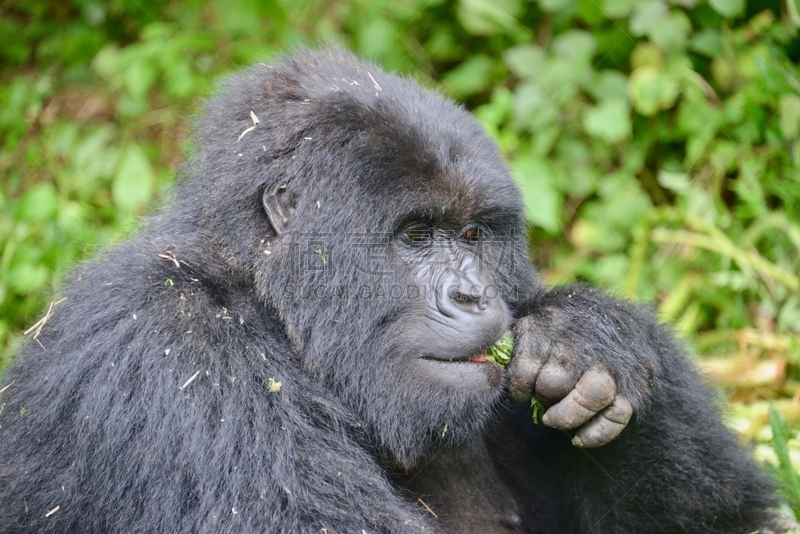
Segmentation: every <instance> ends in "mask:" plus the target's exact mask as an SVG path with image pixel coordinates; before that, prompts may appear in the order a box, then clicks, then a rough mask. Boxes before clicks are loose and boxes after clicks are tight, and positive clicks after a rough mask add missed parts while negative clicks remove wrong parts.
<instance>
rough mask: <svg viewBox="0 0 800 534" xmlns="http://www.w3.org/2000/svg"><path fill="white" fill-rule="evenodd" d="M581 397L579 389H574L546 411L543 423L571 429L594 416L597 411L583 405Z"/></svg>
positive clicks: (562, 428)
mask: <svg viewBox="0 0 800 534" xmlns="http://www.w3.org/2000/svg"><path fill="white" fill-rule="evenodd" d="M579 397H580V393H579V392H578V390H576V389H573V390H572V391H571V392H570V394H569V395H567V396H566V397H565V398H564V400H562V401H561V402H559V403H558V404H556V405H555V406H552V407H551V408H550V409H549V410H547V412H545V414H544V417H542V423H544V424H545V425H547V426H550V427H553V428H558V429H561V430H570V429H573V428H577V427H579V426H581V425H582V424H584V423H585V422H586V421H588V420H589V419H591V418H592V417H594V415H595V414H596V413H597V412H595V411H593V410H590V409H588V408H586V407H585V406H583V404H582V403H581V402H580V401H581V400H582V399H579Z"/></svg>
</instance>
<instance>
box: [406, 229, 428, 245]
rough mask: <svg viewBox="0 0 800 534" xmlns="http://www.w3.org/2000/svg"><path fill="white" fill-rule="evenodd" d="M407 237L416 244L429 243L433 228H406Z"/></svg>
mask: <svg viewBox="0 0 800 534" xmlns="http://www.w3.org/2000/svg"><path fill="white" fill-rule="evenodd" d="M405 238H406V240H407V241H408V242H409V243H410V244H411V245H414V246H422V245H427V244H428V243H430V240H431V230H430V228H423V227H418V228H411V229H409V230H406V233H405Z"/></svg>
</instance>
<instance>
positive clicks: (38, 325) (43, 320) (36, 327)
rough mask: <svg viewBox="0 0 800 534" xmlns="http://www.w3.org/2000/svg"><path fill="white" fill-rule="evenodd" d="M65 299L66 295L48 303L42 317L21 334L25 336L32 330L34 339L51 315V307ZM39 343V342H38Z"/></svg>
mask: <svg viewBox="0 0 800 534" xmlns="http://www.w3.org/2000/svg"><path fill="white" fill-rule="evenodd" d="M65 300H67V299H66V297H64V298H63V299H61V300H59V301H56V302H51V303H50V307H49V308H47V313H45V314H44V317H42V318H41V319H39V320H38V321H36V323H34V325H33V326H32V327H30V328H28V329H27V330H25V332H23V335H26V336H27V335H28V334H30V333H31V332H34V334H33V339H36V338H37V337H39V334H40V333H41V332H42V328H44V325H45V324H46V323H47V321H48V320H49V319H50V317H52V316H53V307H55V306H58V305H59V304H61V303H62V302H64V301H65ZM39 344H40V345H41V343H39Z"/></svg>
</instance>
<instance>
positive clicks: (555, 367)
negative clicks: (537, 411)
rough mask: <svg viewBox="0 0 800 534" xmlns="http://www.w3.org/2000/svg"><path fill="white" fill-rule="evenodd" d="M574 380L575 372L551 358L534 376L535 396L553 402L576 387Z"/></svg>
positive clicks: (575, 379)
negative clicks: (535, 376) (537, 374)
mask: <svg viewBox="0 0 800 534" xmlns="http://www.w3.org/2000/svg"><path fill="white" fill-rule="evenodd" d="M576 382H578V377H577V375H576V373H574V372H573V371H570V370H569V369H567V368H566V367H564V366H563V365H561V364H559V363H557V362H555V361H552V360H551V361H549V362H547V364H546V365H545V366H544V368H543V369H542V370H541V372H540V373H539V376H538V377H537V378H536V388H535V395H536V398H537V399H539V400H540V401H542V402H543V403H545V404H554V403H556V402H558V401H560V400H561V399H563V398H564V397H566V396H567V394H568V393H569V392H570V391H572V390H573V389H574V388H575V387H576ZM595 411H597V410H595Z"/></svg>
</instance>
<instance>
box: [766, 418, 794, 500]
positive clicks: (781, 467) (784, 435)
mask: <svg viewBox="0 0 800 534" xmlns="http://www.w3.org/2000/svg"><path fill="white" fill-rule="evenodd" d="M769 425H770V428H772V441H771V444H772V448H773V450H774V451H775V454H776V455H777V457H778V468H777V472H778V478H779V479H780V480H781V481H783V490H784V498H785V499H786V502H787V503H788V504H789V506H790V507H791V508H792V510H793V511H794V513H795V514H796V515H798V516H800V475H798V474H797V471H795V469H794V467H793V466H792V462H791V460H790V458H789V440H790V439H791V437H792V431H791V429H790V428H789V425H788V424H787V423H786V419H784V418H783V416H782V415H781V414H780V413H779V412H778V411H777V410H776V409H775V408H773V407H770V409H769Z"/></svg>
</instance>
